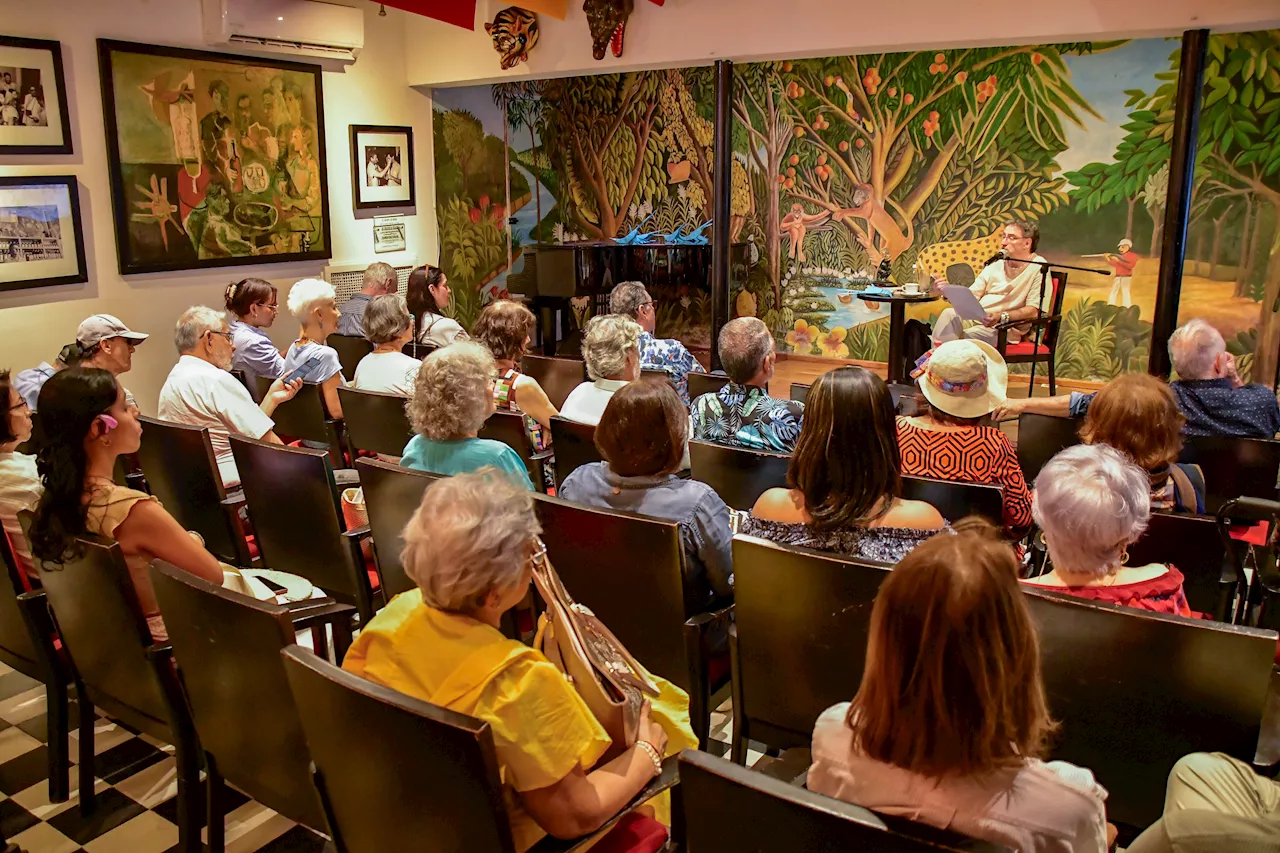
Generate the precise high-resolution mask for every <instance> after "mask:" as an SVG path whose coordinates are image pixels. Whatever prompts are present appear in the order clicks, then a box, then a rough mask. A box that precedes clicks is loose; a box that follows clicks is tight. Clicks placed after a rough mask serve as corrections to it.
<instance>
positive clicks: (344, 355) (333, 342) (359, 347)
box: [325, 332, 373, 414]
mask: <svg viewBox="0 0 1280 853" xmlns="http://www.w3.org/2000/svg"><path fill="white" fill-rule="evenodd" d="M325 343H326V344H328V345H329V346H331V347H333V348H334V349H335V350H337V352H338V363H339V364H340V365H342V375H343V376H344V377H346V380H347V381H348V382H350V381H351V380H352V379H354V378H355V375H356V365H358V364H359V363H360V359H362V358H364V357H365V356H366V355H368V354H369V353H371V352H373V344H371V343H369V341H368V340H366V339H365V338H363V337H356V336H355V335H340V334H338V333H337V332H334V333H333V334H332V335H330V336H329V337H328V338H326V339H325ZM345 412H346V409H343V413H344V414H345Z"/></svg>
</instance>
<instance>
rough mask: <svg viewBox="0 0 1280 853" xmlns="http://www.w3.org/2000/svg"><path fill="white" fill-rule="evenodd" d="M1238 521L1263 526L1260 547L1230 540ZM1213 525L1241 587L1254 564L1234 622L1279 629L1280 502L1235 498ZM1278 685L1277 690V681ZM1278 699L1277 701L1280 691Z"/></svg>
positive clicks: (1226, 505)
mask: <svg viewBox="0 0 1280 853" xmlns="http://www.w3.org/2000/svg"><path fill="white" fill-rule="evenodd" d="M1241 521H1244V522H1252V523H1259V522H1261V523H1263V524H1265V525H1266V526H1265V527H1264V535H1263V537H1262V543H1261V544H1249V543H1246V542H1243V541H1236V540H1235V539H1234V538H1233V537H1232V535H1231V533H1232V530H1231V525H1232V523H1233V522H1236V523H1238V522H1241ZM1216 522H1217V527H1218V536H1219V538H1220V539H1221V541H1222V544H1223V547H1224V550H1226V552H1227V553H1228V554H1229V555H1230V558H1231V570H1232V573H1233V575H1234V576H1235V577H1237V578H1240V579H1241V583H1242V584H1245V580H1244V579H1245V577H1246V575H1245V562H1246V560H1248V561H1250V562H1252V564H1253V575H1252V577H1251V578H1249V580H1248V582H1247V584H1246V585H1245V591H1244V594H1243V595H1242V596H1240V604H1239V608H1238V609H1237V612H1236V617H1237V621H1240V622H1244V623H1245V624H1250V625H1257V626H1259V627H1263V628H1270V629H1272V630H1280V566H1278V565H1277V557H1278V554H1277V548H1276V541H1275V532H1276V529H1277V527H1280V503H1278V502H1276V501H1273V500H1268V499H1266V498H1236V499H1234V500H1231V501H1228V502H1227V503H1225V504H1223V505H1222V506H1221V507H1219V508H1218V512H1217V518H1216ZM1224 574H1225V572H1224ZM1278 677H1280V676H1278ZM1277 686H1278V687H1280V682H1277ZM1277 696H1278V698H1280V691H1277ZM1278 710H1280V709H1278Z"/></svg>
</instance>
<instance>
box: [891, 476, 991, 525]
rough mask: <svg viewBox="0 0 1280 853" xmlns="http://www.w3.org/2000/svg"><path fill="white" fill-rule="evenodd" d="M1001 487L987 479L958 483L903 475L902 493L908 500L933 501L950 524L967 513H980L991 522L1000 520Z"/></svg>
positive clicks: (967, 514)
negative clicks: (982, 481)
mask: <svg viewBox="0 0 1280 853" xmlns="http://www.w3.org/2000/svg"><path fill="white" fill-rule="evenodd" d="M1003 495H1004V489H1002V488H1001V487H1000V486H993V485H991V484H990V483H961V482H958V481H956V480H934V479H932V478H930V477H903V478H902V496H903V497H904V498H906V499H907V500H912V501H924V502H925V503H928V504H933V507H934V509H936V510H937V511H938V512H939V513H941V514H942V517H943V518H945V519H946V520H947V521H950V522H951V523H952V524H955V523H956V522H957V521H959V520H960V519H962V518H964V517H965V516H969V515H980V516H982V517H983V518H985V519H987V520H988V521H990V522H991V523H993V524H995V525H997V526H999V525H1001V524H1003V521H1002V515H1001V501H1002V500H1003Z"/></svg>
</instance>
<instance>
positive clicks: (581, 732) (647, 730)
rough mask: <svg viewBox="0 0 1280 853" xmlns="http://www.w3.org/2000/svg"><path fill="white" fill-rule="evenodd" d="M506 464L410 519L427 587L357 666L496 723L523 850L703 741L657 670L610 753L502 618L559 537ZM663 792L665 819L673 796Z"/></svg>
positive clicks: (445, 489)
mask: <svg viewBox="0 0 1280 853" xmlns="http://www.w3.org/2000/svg"><path fill="white" fill-rule="evenodd" d="M442 352H443V351H442ZM438 355H440V353H436V354H435V355H432V356H430V357H429V358H428V359H427V360H426V363H427V364H430V363H431V359H432V358H436V357H437V356H438ZM493 473H494V472H488V471H482V472H480V473H477V474H463V475H460V476H456V477H451V478H448V479H444V480H440V481H439V482H436V483H432V484H431V486H429V487H428V488H427V490H426V493H425V494H424V495H423V497H422V503H421V504H420V505H419V506H418V509H417V511H416V512H415V513H414V514H413V517H412V518H411V519H410V520H409V523H408V524H407V525H405V529H404V540H405V545H404V550H403V552H402V554H401V558H402V560H403V562H404V567H405V571H406V573H408V575H409V577H410V578H412V579H413V581H414V583H415V584H416V585H417V587H418V588H417V589H415V590H411V591H409V592H406V593H403V594H401V595H398V596H396V598H395V599H394V600H393V601H392V602H391V603H390V604H388V605H387V606H386V607H385V608H383V609H382V610H381V611H380V612H379V613H378V614H377V615H376V616H375V617H374V618H373V619H372V621H370V623H369V625H368V627H366V628H365V629H364V630H363V631H361V632H360V636H359V637H358V638H357V639H356V641H355V643H354V644H352V646H351V650H350V651H349V652H347V656H346V659H345V660H344V661H343V668H344V669H346V670H347V671H348V672H352V673H355V674H356V675H359V676H361V677H363V678H367V679H368V680H370V681H373V682H376V683H378V684H381V685H383V686H385V687H390V688H392V689H395V690H400V691H402V692H404V693H407V694H409V695H410V696H413V697H415V698H418V699H421V700H424V701H426V702H432V703H435V704H438V705H441V706H443V707H445V708H448V709H449V710H451V711H456V712H458V713H462V714H468V715H470V716H472V717H477V718H479V719H481V720H484V721H486V722H488V723H489V724H490V727H491V729H492V731H493V741H494V747H495V749H496V752H497V760H498V766H499V769H500V770H501V776H502V781H503V785H504V788H505V792H504V793H505V796H504V798H503V799H504V802H505V804H506V809H507V814H508V816H509V818H510V823H511V832H512V835H513V836H514V840H515V849H516V851H517V853H523V851H525V850H528V849H529V848H530V847H531V846H533V845H534V844H535V843H536V842H537V841H538V840H539V839H541V838H542V837H543V836H544V835H547V834H550V835H553V836H555V837H557V838H576V837H578V836H581V835H585V834H587V833H590V832H592V831H594V830H596V829H598V828H599V827H600V826H601V825H602V824H603V823H604V822H605V821H606V820H608V819H609V818H610V817H612V816H613V815H614V814H616V813H617V812H619V811H620V810H621V809H622V808H623V807H624V806H626V805H627V803H628V802H629V801H630V800H631V799H632V798H633V797H635V796H636V794H638V793H639V792H640V791H641V789H643V788H644V786H645V785H646V784H648V783H649V781H650V780H652V779H653V778H654V777H655V776H657V775H658V773H659V772H660V770H661V765H660V761H661V757H662V756H664V755H674V754H675V753H677V752H679V751H680V750H682V749H692V748H696V747H697V740H696V738H695V737H694V735H693V732H692V731H691V730H690V728H689V722H688V719H689V718H688V714H689V697H688V696H687V695H686V694H685V693H684V692H683V691H681V690H680V689H679V688H677V687H675V686H673V685H671V684H669V683H668V682H666V681H663V680H662V679H661V678H657V677H654V679H653V680H654V683H655V684H656V685H657V686H658V687H659V690H660V695H659V696H658V697H657V698H655V699H653V700H652V704H651V703H650V702H649V701H648V700H646V701H645V703H644V706H643V708H642V710H641V712H640V728H639V735H638V738H637V740H638V742H637V744H636V745H635V746H632V747H630V748H628V749H626V750H625V751H623V752H622V753H621V754H620V755H618V756H617V757H616V758H614V759H612V760H611V761H609V762H608V763H607V764H599V762H600V759H601V757H602V756H603V755H604V754H605V752H606V751H607V750H608V749H609V748H610V746H611V745H612V743H613V742H612V741H611V740H610V738H609V736H608V734H607V733H606V732H605V730H604V729H603V728H602V727H601V725H600V723H599V722H597V720H596V718H595V717H594V716H592V714H591V711H590V709H588V708H587V705H586V703H585V702H584V701H583V700H582V699H581V697H579V695H578V693H577V692H576V691H575V690H574V689H573V686H572V685H571V684H570V683H569V682H568V680H566V679H565V677H564V675H563V674H562V673H561V672H560V671H559V670H558V669H556V668H555V667H554V666H553V665H552V664H551V663H550V662H549V661H548V660H547V659H546V657H544V656H543V655H542V653H541V652H538V651H535V650H534V649H532V648H530V647H529V646H526V645H525V644H524V643H522V642H520V641H519V640H510V639H507V638H506V637H504V636H503V635H502V633H501V631H500V630H499V626H500V624H501V620H502V615H503V614H504V613H506V612H507V611H508V610H510V609H511V608H513V607H515V606H516V605H517V604H519V603H520V602H521V601H523V600H524V598H525V596H526V595H527V594H528V592H529V581H530V578H531V577H532V571H533V565H534V561H535V560H538V559H540V555H541V554H543V553H545V550H544V549H543V548H542V543H541V542H540V540H539V539H538V534H539V533H540V532H541V529H540V528H539V526H538V521H537V518H536V517H535V516H534V512H533V500H532V498H531V497H530V496H529V495H528V494H527V493H525V492H523V491H522V490H521V489H520V488H519V487H518V486H516V485H515V484H513V483H511V482H510V481H509V480H507V479H506V478H504V477H500V476H492V474H493ZM459 685H465V689H457V688H458V686H459ZM652 805H654V806H655V807H657V810H658V811H659V812H660V813H659V815H658V816H659V818H662V819H665V818H666V814H665V813H666V812H667V805H668V804H667V801H666V798H662V799H660V800H655V801H654V802H653V803H652ZM607 843H608V842H606V845H607ZM618 849H621V848H620V847H619V848H618Z"/></svg>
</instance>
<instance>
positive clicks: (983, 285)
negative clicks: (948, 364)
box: [933, 220, 1053, 347]
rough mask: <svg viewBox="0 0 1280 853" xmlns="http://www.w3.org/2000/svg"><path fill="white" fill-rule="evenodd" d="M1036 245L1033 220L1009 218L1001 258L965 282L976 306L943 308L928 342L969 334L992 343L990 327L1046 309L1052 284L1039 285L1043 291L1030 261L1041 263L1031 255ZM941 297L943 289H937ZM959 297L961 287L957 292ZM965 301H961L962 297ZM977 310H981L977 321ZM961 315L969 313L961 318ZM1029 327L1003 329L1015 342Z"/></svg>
mask: <svg viewBox="0 0 1280 853" xmlns="http://www.w3.org/2000/svg"><path fill="white" fill-rule="evenodd" d="M1039 244H1040V228H1039V227H1038V226H1037V225H1036V224H1035V223H1034V222H1024V221H1021V220H1015V221H1013V222H1010V223H1009V224H1008V225H1006V226H1005V227H1004V234H1003V235H1002V236H1001V237H1000V251H1001V252H1002V253H1003V255H1004V260H996V261H995V262H993V263H989V264H987V266H986V268H985V269H983V270H982V272H980V273H978V277H977V278H976V279H974V282H973V284H971V285H970V286H969V292H970V293H972V294H973V295H974V296H975V297H976V298H977V301H978V305H979V306H980V310H979V308H978V307H972V303H970V306H971V310H965V307H964V306H962V305H960V303H959V301H957V305H956V307H954V308H946V309H943V311H942V314H941V315H939V317H938V322H937V323H936V324H935V325H934V327H933V345H934V346H935V347H936V346H937V345H938V344H940V343H942V342H943V341H954V340H956V339H957V338H974V339H976V340H980V341H986V342H987V343H989V344H991V345H993V346H994V345H995V342H996V337H997V332H996V329H995V327H996V326H997V325H998V324H1000V323H1007V322H1009V321H1011V320H1012V321H1014V322H1016V321H1018V320H1033V319H1035V318H1036V317H1037V316H1039V315H1040V312H1041V311H1048V308H1049V305H1050V304H1051V302H1052V300H1053V283H1052V282H1051V281H1046V282H1045V283H1044V293H1043V294H1041V292H1040V290H1041V288H1040V270H1041V268H1040V267H1039V266H1037V265H1036V264H1034V263H1027V261H1029V260H1030V261H1040V262H1043V261H1044V258H1042V257H1040V256H1039V255H1037V254H1036V253H1035V251H1036V246H1038V245H1039ZM934 284H935V289H936V288H940V287H941V286H943V285H946V282H945V281H944V280H942V279H941V278H939V277H937V276H935V277H934ZM943 295H944V296H946V294H945V293H943ZM960 295H961V296H963V291H961V294H960ZM966 301H967V300H966ZM978 314H983V315H984V316H982V317H981V318H980V319H979V317H978V316H977V315H978ZM965 315H969V316H968V317H966V316H965ZM1030 328H1031V327H1030V326H1029V325H1020V326H1014V327H1013V328H1011V329H1010V330H1009V342H1010V343H1016V342H1017V341H1020V340H1022V338H1023V336H1024V335H1026V334H1027V332H1028V331H1029V330H1030Z"/></svg>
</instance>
